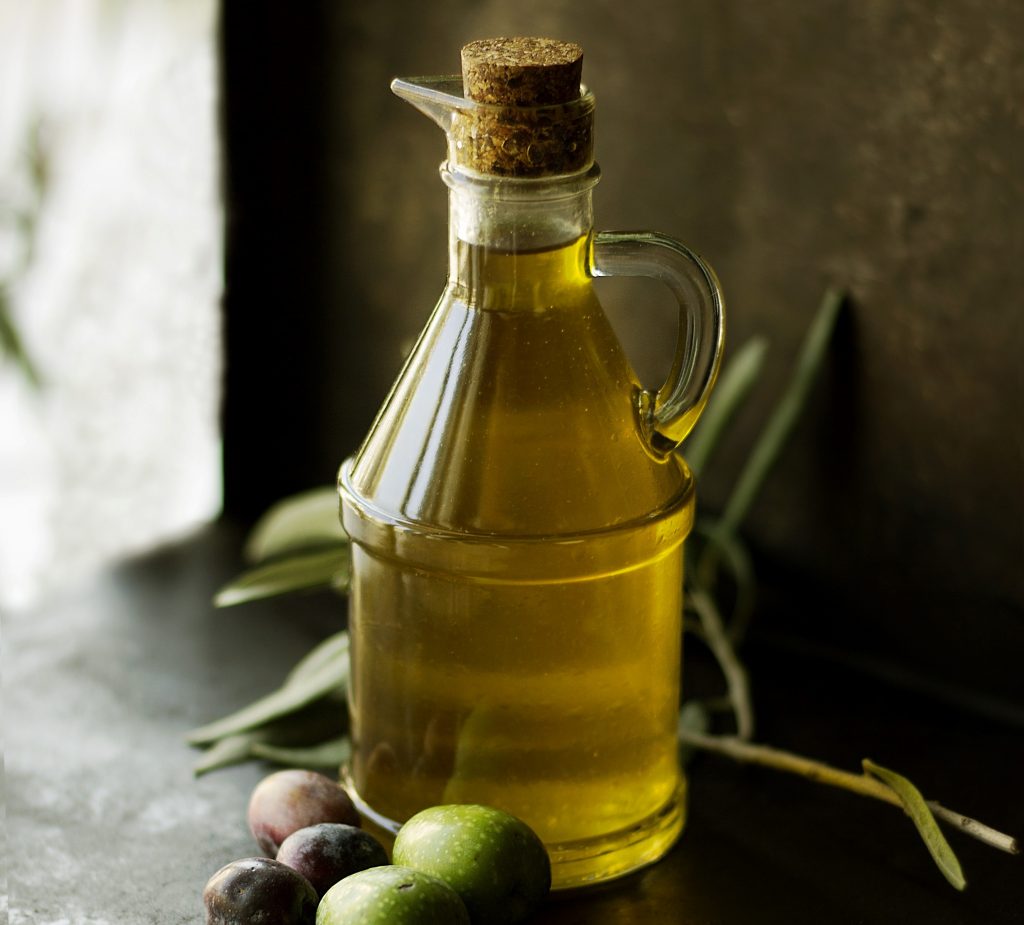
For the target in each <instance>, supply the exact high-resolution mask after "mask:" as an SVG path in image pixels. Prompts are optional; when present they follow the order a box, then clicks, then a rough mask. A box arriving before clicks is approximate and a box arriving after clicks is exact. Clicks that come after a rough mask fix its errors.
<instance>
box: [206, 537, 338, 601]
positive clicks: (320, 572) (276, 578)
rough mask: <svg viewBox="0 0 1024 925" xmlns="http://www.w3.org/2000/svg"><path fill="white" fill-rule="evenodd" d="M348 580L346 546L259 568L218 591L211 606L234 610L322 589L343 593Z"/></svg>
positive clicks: (301, 555) (299, 556)
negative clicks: (292, 593)
mask: <svg viewBox="0 0 1024 925" xmlns="http://www.w3.org/2000/svg"><path fill="white" fill-rule="evenodd" d="M350 577H351V560H350V559H349V554H348V544H347V543H346V544H344V545H337V546H332V547H331V548H329V549H327V550H323V549H321V550H319V551H316V552H306V553H301V554H298V555H294V556H290V557H288V558H287V559H279V560H276V561H273V562H269V563H267V564H265V565H258V566H257V567H256V568H254V569H250V570H249V571H247V572H243V573H242V574H241V575H239V576H238V577H237V578H235V579H234V580H233V581H230V582H229V583H228V584H226V585H225V586H224V587H223V588H221V589H220V590H219V591H218V592H217V594H216V595H215V596H214V598H213V603H214V604H215V605H216V606H217V607H233V606H234V605H236V604H244V603H247V602H248V601H255V600H259V599H260V598H265V597H275V596H276V595H279V594H288V593H289V592H291V591H308V590H312V589H313V588H321V587H330V588H334V589H335V590H336V591H345V590H347V589H348V582H349V578H350Z"/></svg>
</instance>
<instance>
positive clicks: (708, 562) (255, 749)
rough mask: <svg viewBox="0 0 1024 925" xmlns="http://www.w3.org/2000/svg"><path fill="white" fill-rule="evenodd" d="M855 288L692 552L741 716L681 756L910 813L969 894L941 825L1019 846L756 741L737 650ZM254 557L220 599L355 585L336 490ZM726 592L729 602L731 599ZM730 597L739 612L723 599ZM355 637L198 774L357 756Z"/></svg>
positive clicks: (715, 402) (720, 428)
mask: <svg viewBox="0 0 1024 925" xmlns="http://www.w3.org/2000/svg"><path fill="white" fill-rule="evenodd" d="M845 302H846V296H845V294H844V293H842V292H840V291H838V290H830V291H829V292H827V293H826V294H825V297H824V299H823V301H822V304H821V307H820V308H819V309H818V312H817V314H816V315H815V317H814V319H813V321H812V323H811V325H810V327H809V329H808V331H807V333H806V335H805V338H804V342H803V344H802V346H801V348H800V351H799V354H798V356H797V360H796V363H795V365H794V367H793V371H792V374H791V376H790V380H789V382H788V384H787V386H786V388H785V390H784V392H783V394H782V396H781V398H780V399H779V401H778V403H777V405H776V406H775V408H774V410H773V412H772V413H771V415H770V416H769V418H768V420H767V421H766V423H765V426H764V428H763V430H762V431H761V434H760V436H759V437H758V439H757V441H756V443H755V444H754V447H753V450H752V452H751V453H750V455H749V456H748V457H747V459H746V462H745V463H744V465H743V467H742V469H741V471H740V474H739V477H738V478H737V480H736V483H735V485H734V487H733V490H732V493H731V494H730V496H729V498H728V500H727V502H726V504H725V506H724V508H723V510H722V513H721V514H720V515H719V516H717V517H715V518H712V519H708V520H702V521H700V522H698V524H697V526H696V529H695V534H696V536H695V537H694V540H695V541H696V542H694V541H691V543H690V544H688V545H689V546H690V549H689V550H688V553H687V554H688V562H687V567H686V575H687V578H686V588H685V594H684V600H685V601H686V607H687V612H688V614H689V616H690V617H691V619H690V620H688V621H687V631H688V632H690V633H692V634H693V635H695V636H697V637H699V638H700V639H701V640H703V642H704V643H705V644H706V645H707V647H708V649H709V650H710V651H711V653H712V655H713V656H714V657H715V659H716V661H717V663H718V665H719V667H720V669H721V671H722V676H723V678H724V681H725V687H726V695H725V698H724V704H725V707H726V709H727V711H728V712H730V713H731V714H732V716H733V719H734V722H735V727H736V731H735V733H734V734H732V735H712V734H710V731H709V730H710V728H711V724H712V723H711V714H712V712H713V710H714V709H715V708H716V707H717V706H718V704H716V703H714V702H711V701H701V700H696V699H690V700H684V702H683V704H682V707H681V710H680V714H679V727H678V729H679V741H680V746H681V749H682V753H683V760H684V761H685V760H689V758H690V757H692V755H693V753H694V750H701V751H704V752H709V753H714V754H718V755H722V756H725V757H728V758H731V759H733V760H736V761H740V762H746V763H751V764H758V765H762V766H765V767H769V768H772V769H775V770H779V771H786V772H789V773H793V774H798V775H800V776H802V777H804V778H806V779H808V780H811V781H814V782H817V783H821V784H826V785H829V786H833V787H840V788H842V789H844V790H848V791H850V792H851V793H856V794H859V795H861V796H868V797H871V798H873V799H876V800H881V801H883V802H885V803H889V804H891V805H894V806H899V807H901V808H902V809H903V811H904V812H905V813H906V814H907V815H908V816H909V817H910V819H911V820H912V821H913V823H914V825H915V826H916V827H917V830H918V832H919V833H920V835H921V838H922V839H923V841H924V843H925V845H926V847H927V848H928V850H929V852H930V853H931V855H932V858H933V859H934V860H935V863H936V864H937V866H938V867H939V869H940V870H941V872H942V873H943V875H944V876H945V877H946V879H947V880H948V881H949V882H950V883H951V884H952V885H953V886H954V887H955V888H956V889H958V890H962V889H964V887H965V886H966V880H965V878H964V875H963V872H962V870H961V867H960V862H959V860H958V859H957V856H956V854H955V853H954V852H953V849H952V848H951V847H950V845H949V843H948V842H947V841H946V838H945V836H944V835H943V833H942V830H941V829H940V827H939V822H940V821H941V822H943V823H946V824H947V825H950V826H952V827H954V828H956V829H958V830H960V831H962V832H963V833H965V834H967V835H970V836H972V837H974V838H977V839H979V840H980V841H982V842H984V843H985V844H988V845H990V846H992V847H994V848H998V849H1000V850H1002V851H1006V852H1008V853H1010V854H1019V853H1020V845H1019V842H1018V841H1017V839H1016V838H1013V837H1012V836H1010V835H1006V834H1004V833H1002V832H999V831H997V830H995V829H993V828H990V827H989V826H987V825H985V824H983V823H981V822H978V821H977V820H975V819H972V818H970V817H968V816H964V815H962V814H960V813H957V812H953V811H952V810H949V809H947V808H945V807H944V806H942V805H941V804H939V803H937V802H935V801H928V800H926V799H925V798H924V797H923V796H922V795H921V792H920V791H919V790H918V788H917V787H916V786H915V785H914V784H912V783H911V782H910V781H909V780H908V779H907V778H906V777H904V776H903V775H901V774H898V773H896V772H895V771H892V770H889V769H888V768H885V767H882V766H880V765H878V764H875V763H874V762H873V761H871V760H869V759H867V758H865V759H864V760H863V762H862V768H861V773H859V774H856V773H852V772H850V771H844V770H841V769H839V768H834V767H832V766H830V765H827V764H823V763H822V762H819V761H815V760H812V759H810V758H806V757H803V756H800V755H796V754H793V753H791V752H787V751H783V750H780V749H777V748H772V747H770V746H767V745H763V744H757V743H755V742H754V741H753V736H754V728H755V719H754V708H753V700H752V697H751V686H750V678H749V673H748V671H747V669H746V666H745V665H744V664H743V662H742V660H741V659H740V657H739V655H738V654H737V647H738V645H739V644H740V643H741V642H742V640H743V637H744V635H745V633H746V630H747V627H748V626H749V623H750V619H751V616H752V614H753V611H754V600H755V595H756V577H755V573H754V567H753V563H752V558H751V556H750V553H749V552H748V550H747V548H746V546H745V545H744V543H743V541H742V539H741V536H740V527H741V525H742V523H743V521H744V519H745V517H746V515H747V512H748V511H749V510H750V508H751V505H752V504H753V502H754V500H755V499H756V497H757V495H758V493H759V491H760V489H761V486H762V484H763V483H764V481H765V479H766V478H767V476H768V474H769V473H770V471H771V469H772V467H773V466H774V465H775V464H776V462H777V460H778V458H779V455H780V452H781V450H782V447H783V446H784V445H785V443H786V441H787V440H788V438H789V436H790V434H791V433H792V431H793V429H794V427H795V426H796V424H797V421H798V420H799V418H800V414H801V412H802V410H803V408H804V406H805V404H806V401H807V397H808V395H809V394H810V392H811V389H812V387H813V385H814V382H815V380H816V379H817V376H818V373H819V371H820V369H821V367H822V365H823V364H824V361H825V357H826V356H827V353H828V347H829V344H830V342H831V339H832V335H833V331H834V330H835V326H836V321H837V319H838V317H839V315H840V312H841V310H842V309H843V306H844V304H845ZM765 354H766V345H765V342H764V341H763V340H761V339H760V338H755V339H753V340H751V341H749V342H748V343H747V344H745V345H744V346H743V347H742V348H741V349H740V350H739V351H738V352H737V353H736V355H735V356H734V358H733V359H732V361H731V362H730V363H729V364H728V366H727V367H726V368H725V370H724V371H723V373H722V375H721V376H720V378H719V382H718V385H717V387H716V389H715V392H714V394H713V396H712V398H711V401H710V402H709V403H708V407H707V409H706V410H705V412H704V416H703V418H702V420H701V423H700V425H699V428H698V430H697V431H696V433H695V434H694V436H693V437H692V438H691V439H690V440H689V442H688V444H687V449H686V457H687V460H688V461H689V465H690V467H691V468H692V470H693V471H694V472H700V471H701V470H702V469H703V468H704V467H705V466H706V464H707V462H708V460H709V458H710V457H711V456H712V454H713V452H714V450H715V448H716V446H717V445H718V443H719V441H720V439H721V437H722V436H723V434H724V433H725V432H726V431H727V429H728V425H729V423H730V422H731V421H732V419H733V418H734V417H735V415H736V413H737V412H738V410H739V408H740V407H741V406H742V404H743V402H744V401H745V399H746V398H747V396H748V395H749V393H750V391H751V390H752V388H753V387H754V385H755V383H756V382H757V379H758V377H759V375H760V372H761V369H762V366H763V363H764V357H765ZM245 557H246V559H247V560H248V561H249V562H250V564H251V567H250V568H249V569H248V570H247V571H245V572H244V573H242V574H241V575H239V576H238V577H237V578H235V579H234V580H233V581H231V582H229V583H228V584H227V585H225V586H224V587H223V588H222V589H221V590H220V591H218V592H217V594H216V596H215V598H214V603H215V604H216V606H218V607H228V606H232V605H236V604H242V603H245V602H247V601H253V600H258V599H261V598H267V597H273V596H277V595H281V594H288V593H292V592H298V591H306V590H311V589H316V588H331V589H333V590H334V591H336V592H338V593H342V594H343V593H345V592H346V591H347V589H348V583H349V578H350V558H349V541H348V538H347V537H346V536H345V534H344V532H343V531H342V528H341V525H340V522H339V518H338V497H337V493H336V491H335V489H334V488H333V487H330V488H317V489H314V490H312V491H309V492H304V493H302V494H299V495H295V496H292V497H289V498H286V499H284V500H282V501H280V502H278V503H277V504H275V505H274V506H273V507H272V508H270V510H268V511H267V513H266V514H264V516H263V517H262V518H261V519H260V521H259V522H258V523H257V524H256V526H255V527H254V528H253V530H252V532H251V533H250V535H249V537H248V539H247V542H246V546H245ZM726 590H728V591H729V593H728V594H726V593H725V591H726ZM726 598H728V600H729V603H730V607H729V613H728V616H727V617H726V616H723V612H722V610H723V606H722V604H721V603H720V602H721V601H722V600H723V599H726ZM348 674H349V652H348V634H347V633H346V632H340V633H336V634H334V635H333V636H330V637H329V638H327V639H326V640H324V641H323V642H321V643H320V644H319V645H318V646H317V647H316V648H314V649H313V650H312V651H311V652H310V653H309V654H308V655H307V656H306V657H305V658H303V659H302V660H301V661H300V662H299V663H298V664H297V665H296V666H295V667H294V668H293V669H292V670H291V672H290V673H289V674H288V676H287V677H286V678H285V680H284V683H283V684H282V685H281V687H279V688H278V689H277V690H275V691H273V692H271V693H269V694H267V695H266V696H265V697H262V698H261V699H259V700H257V701H256V702H255V703H252V704H250V705H249V706H247V707H245V708H243V709H242V710H239V711H238V712H236V713H233V714H231V715H230V716H226V717H224V718H223V719H220V720H217V721H216V722H213V723H210V724H209V725H206V726H203V727H201V728H199V729H195V730H193V731H192V732H190V733H189V734H188V737H187V739H188V742H189V743H190V744H192V745H195V746H200V747H204V748H205V749H206V751H205V752H204V754H203V757H202V759H201V760H200V762H199V763H198V764H197V765H196V768H195V770H196V773H197V774H203V773H206V772H208V771H212V770H214V769H216V768H221V767H224V766H227V765H230V764H235V763H238V762H241V761H246V760H249V759H263V760H267V761H272V762H276V763H279V764H285V765H291V766H298V767H309V768H319V769H323V768H337V767H338V766H339V765H340V764H342V763H344V762H345V761H347V760H348V758H349V755H350V753H351V743H350V742H349V739H348V737H347V735H346V734H345V729H344V726H343V713H344V711H343V710H341V709H339V702H340V701H343V700H344V699H345V697H346V687H347V684H348Z"/></svg>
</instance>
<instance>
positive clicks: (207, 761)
mask: <svg viewBox="0 0 1024 925" xmlns="http://www.w3.org/2000/svg"><path fill="white" fill-rule="evenodd" d="M346 725H347V716H346V711H345V708H344V706H343V705H342V703H339V701H338V700H336V699H329V698H327V697H325V698H321V699H320V700H317V701H315V702H314V703H312V704H309V705H308V706H306V707H304V708H300V709H299V710H297V711H296V712H292V713H288V714H286V715H284V716H280V717H277V718H276V719H273V720H270V721H268V722H266V723H264V724H263V725H261V726H258V727H256V728H254V729H249V730H246V731H244V732H233V733H228V734H226V735H225V736H223V737H222V738H219V739H217V740H216V741H214V742H213V744H212V745H211V746H210V747H209V748H208V749H207V750H206V751H205V752H203V755H202V757H201V758H200V760H199V761H198V763H197V764H196V765H195V767H194V768H193V771H194V773H195V774H196V776H197V777H199V776H202V775H203V774H206V773H208V772H209V771H214V770H217V769H218V768H224V767H227V766H229V765H232V764H239V763H240V762H242V761H248V760H250V759H252V758H259V757H262V754H261V752H260V750H261V749H268V748H299V747H303V746H306V745H307V744H308V743H309V742H317V741H320V740H322V739H325V738H327V737H329V736H338V735H341V734H343V733H344V731H345V728H346ZM270 760H273V759H270Z"/></svg>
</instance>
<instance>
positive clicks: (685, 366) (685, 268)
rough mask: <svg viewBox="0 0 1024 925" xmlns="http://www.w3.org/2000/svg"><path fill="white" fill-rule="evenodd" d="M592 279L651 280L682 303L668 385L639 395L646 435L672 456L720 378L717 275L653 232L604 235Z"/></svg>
mask: <svg viewBox="0 0 1024 925" xmlns="http://www.w3.org/2000/svg"><path fill="white" fill-rule="evenodd" d="M587 273H588V274H589V275H590V276H646V277H650V278H651V279H657V280H660V281H661V282H663V283H665V284H666V285H667V286H668V287H669V289H671V290H672V294H673V295H674V296H675V297H676V299H677V300H678V302H679V339H678V342H677V344H676V354H675V358H674V359H673V361H672V368H671V370H670V371H669V374H668V378H667V379H666V380H665V384H664V385H663V386H662V387H661V388H660V389H658V391H657V392H651V391H649V390H647V389H638V390H637V411H638V417H639V421H640V427H641V433H642V436H643V438H644V441H645V442H646V443H647V446H648V448H649V449H650V450H651V452H653V453H654V454H655V455H656V456H659V457H665V456H668V455H669V454H670V453H671V452H672V451H673V450H675V448H676V447H677V446H679V444H680V443H682V442H683V440H684V439H685V438H686V435H687V434H689V432H690V431H691V430H692V429H693V425H694V424H696V423H697V419H698V418H699V417H700V415H701V412H702V411H703V410H704V405H705V404H707V400H708V396H709V395H710V393H711V387H712V386H713V385H714V384H715V378H716V377H717V376H718V367H719V366H720V364H721V360H722V346H723V344H724V341H725V301H724V298H723V296H722V289H721V287H720V286H719V284H718V279H717V278H716V276H715V271H714V270H712V269H711V267H710V266H708V265H707V264H706V263H705V262H704V261H703V260H702V259H701V258H700V257H698V256H697V255H696V254H695V253H693V251H691V250H690V249H689V248H688V247H686V246H685V245H683V244H680V243H679V242H678V241H676V240H675V239H673V238H670V237H668V236H667V235H663V234H659V233H657V232H653V231H642V232H622V231H599V232H597V233H596V234H595V235H594V236H593V238H592V240H591V247H590V251H589V254H588V265H587Z"/></svg>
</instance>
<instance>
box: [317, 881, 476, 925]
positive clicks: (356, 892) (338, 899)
mask: <svg viewBox="0 0 1024 925" xmlns="http://www.w3.org/2000/svg"><path fill="white" fill-rule="evenodd" d="M316 925H470V921H469V914H468V913H467V912H466V907H465V906H464V905H463V903H462V900H461V899H459V894H458V893H456V892H455V891H454V890H453V889H452V888H451V887H450V886H448V884H447V883H445V882H444V881H443V880H438V878H437V877H432V876H430V875H429V874H425V873H423V872H422V871H418V870H410V869H409V868H407V867H371V868H369V869H368V870H363V871H360V872H359V873H357V874H352V876H351V877H346V878H345V879H344V880H339V881H338V882H337V883H336V884H334V886H332V887H331V888H330V889H329V890H328V891H327V892H326V893H324V896H323V899H321V900H320V905H319V907H317V910H316Z"/></svg>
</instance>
